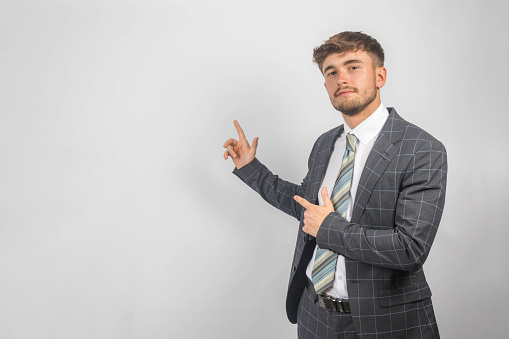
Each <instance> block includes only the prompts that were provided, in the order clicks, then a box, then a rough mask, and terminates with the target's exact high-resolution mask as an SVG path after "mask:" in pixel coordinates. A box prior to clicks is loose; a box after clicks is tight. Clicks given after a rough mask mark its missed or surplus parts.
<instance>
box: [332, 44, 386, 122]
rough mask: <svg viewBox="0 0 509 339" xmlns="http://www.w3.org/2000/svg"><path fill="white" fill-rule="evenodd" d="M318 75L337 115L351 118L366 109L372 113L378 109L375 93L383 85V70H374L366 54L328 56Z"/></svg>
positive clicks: (376, 94)
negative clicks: (321, 78)
mask: <svg viewBox="0 0 509 339" xmlns="http://www.w3.org/2000/svg"><path fill="white" fill-rule="evenodd" d="M322 71H323V76H324V78H325V88H326V89H327V93H328V94H329V98H330V100H331V103H332V106H334V108H335V109H337V110H338V111H340V112H342V113H343V114H345V115H350V116H354V115H357V114H359V113H360V112H362V111H364V110H365V109H366V108H367V107H369V108H370V109H372V111H374V110H375V109H376V108H377V107H378V105H379V103H378V102H379V97H378V89H379V88H381V87H382V86H383V85H384V84H385V68H384V67H377V68H375V67H374V65H373V61H372V60H371V57H370V56H369V54H368V53H367V52H365V51H356V52H346V53H344V54H331V55H329V56H328V57H327V58H326V59H325V61H324V62H323V65H322ZM380 72H381V73H382V74H381V75H380ZM375 99H378V100H376V101H375ZM375 105H376V107H371V106H375Z"/></svg>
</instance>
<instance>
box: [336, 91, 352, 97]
mask: <svg viewBox="0 0 509 339" xmlns="http://www.w3.org/2000/svg"><path fill="white" fill-rule="evenodd" d="M352 93H355V90H353V89H342V90H341V91H339V92H336V97H340V96H343V95H349V94H352Z"/></svg>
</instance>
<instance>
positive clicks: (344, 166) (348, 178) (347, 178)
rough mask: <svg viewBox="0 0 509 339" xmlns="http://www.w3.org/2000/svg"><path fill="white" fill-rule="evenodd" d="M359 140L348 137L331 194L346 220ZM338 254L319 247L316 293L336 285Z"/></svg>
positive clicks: (313, 277) (314, 278)
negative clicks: (356, 147) (335, 275)
mask: <svg viewBox="0 0 509 339" xmlns="http://www.w3.org/2000/svg"><path fill="white" fill-rule="evenodd" d="M356 143H357V138H356V137H355V135H353V134H347V135H346V150H345V154H344V155H343V161H342V162H341V169H340V170H339V174H338V177H337V178H336V183H335V184H334V189H333V190H332V194H331V201H332V204H333V205H334V210H335V211H336V213H338V214H339V215H340V216H341V217H343V218H345V216H346V209H347V207H348V196H349V194H350V186H351V182H352V173H353V160H354V157H355V145H356ZM337 261H338V254H337V253H335V252H332V251H330V250H327V249H321V248H319V247H317V249H316V255H315V262H314V264H313V271H312V274H311V277H312V280H313V285H314V286H315V290H316V293H320V292H322V291H323V290H325V289H327V288H329V287H330V286H332V285H333V283H334V273H335V271H336V263H337Z"/></svg>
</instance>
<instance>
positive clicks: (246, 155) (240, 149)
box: [223, 120, 258, 169]
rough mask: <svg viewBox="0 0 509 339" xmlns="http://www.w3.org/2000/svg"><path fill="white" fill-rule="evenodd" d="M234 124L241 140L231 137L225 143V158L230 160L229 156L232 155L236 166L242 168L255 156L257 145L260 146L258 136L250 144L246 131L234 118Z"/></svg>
mask: <svg viewBox="0 0 509 339" xmlns="http://www.w3.org/2000/svg"><path fill="white" fill-rule="evenodd" d="M233 124H234V125H235V128H236V129H237V133H238V135H239V140H238V141H237V140H235V139H233V138H231V139H229V140H227V141H226V142H225V143H224V145H223V147H224V148H226V151H225V152H224V160H228V157H231V158H232V160H233V164H234V165H235V167H237V169H240V168H241V167H243V166H244V165H247V164H248V163H250V162H251V161H252V160H253V159H254V158H255V155H256V147H258V137H256V138H254V139H253V143H252V145H251V146H249V143H248V142H247V139H246V136H245V135H244V131H243V130H242V128H241V127H240V125H239V123H238V122H237V120H234V121H233Z"/></svg>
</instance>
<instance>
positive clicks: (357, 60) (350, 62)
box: [323, 59, 362, 74]
mask: <svg viewBox="0 0 509 339" xmlns="http://www.w3.org/2000/svg"><path fill="white" fill-rule="evenodd" d="M350 64H362V61H361V60H359V59H350V60H347V61H345V62H343V65H344V66H346V65H350ZM331 68H335V67H334V66H333V65H329V66H327V67H325V69H324V70H323V74H325V72H327V71H328V70H329V69H331Z"/></svg>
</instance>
